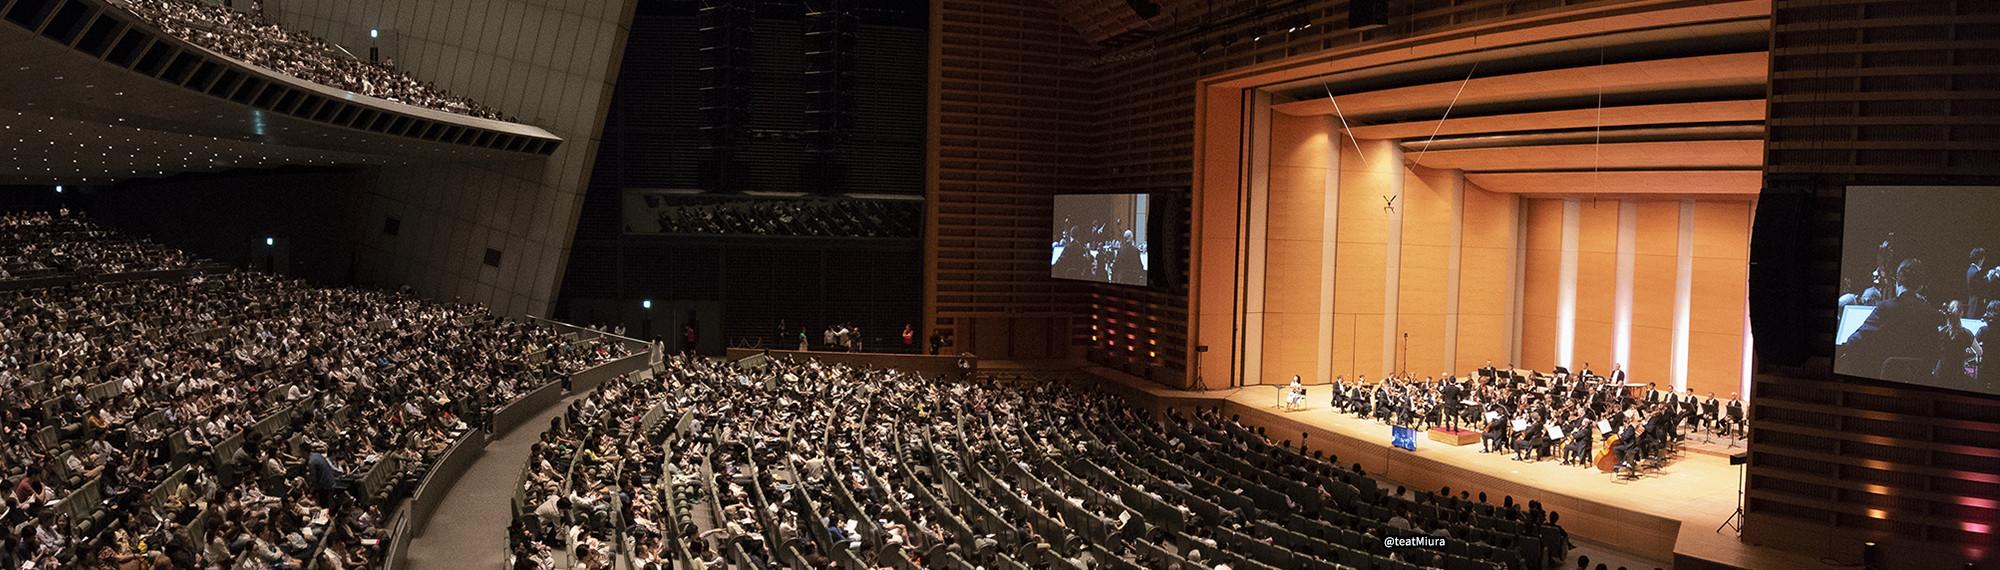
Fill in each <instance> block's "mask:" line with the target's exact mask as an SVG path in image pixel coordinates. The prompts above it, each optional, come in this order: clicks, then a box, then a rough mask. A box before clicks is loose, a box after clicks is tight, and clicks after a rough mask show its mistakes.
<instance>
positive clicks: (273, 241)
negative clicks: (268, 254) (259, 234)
mask: <svg viewBox="0 0 2000 570" xmlns="http://www.w3.org/2000/svg"><path fill="white" fill-rule="evenodd" d="M274 245H278V238H274V237H269V236H266V237H265V238H264V247H271V246H274Z"/></svg>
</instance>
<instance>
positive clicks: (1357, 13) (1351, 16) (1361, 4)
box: [1347, 0, 1389, 30]
mask: <svg viewBox="0 0 2000 570" xmlns="http://www.w3.org/2000/svg"><path fill="white" fill-rule="evenodd" d="M1387 25H1389V0H1349V1H1348V3H1347V27H1348V29H1353V30H1364V29H1368V28H1380V27H1382V26H1387Z"/></svg>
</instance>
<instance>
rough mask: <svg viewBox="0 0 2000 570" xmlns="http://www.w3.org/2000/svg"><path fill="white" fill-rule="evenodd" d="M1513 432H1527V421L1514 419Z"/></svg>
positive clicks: (1525, 419)
mask: <svg viewBox="0 0 2000 570" xmlns="http://www.w3.org/2000/svg"><path fill="white" fill-rule="evenodd" d="M1514 431H1528V419H1527V418H1514Z"/></svg>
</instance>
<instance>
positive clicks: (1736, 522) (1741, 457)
mask: <svg viewBox="0 0 2000 570" xmlns="http://www.w3.org/2000/svg"><path fill="white" fill-rule="evenodd" d="M1749 463H1750V452H1748V451H1745V452H1742V453H1736V454H1732V455H1730V456H1729V464H1730V465H1732V466H1735V467H1736V512H1733V513H1729V518H1726V519H1722V525H1721V526H1717V527H1715V533H1716V534H1722V529H1725V528H1734V529H1736V536H1737V537H1742V536H1743V523H1742V522H1740V521H1742V520H1747V519H1745V518H1744V517H1743V483H1744V481H1745V480H1746V479H1748V478H1749V477H1750V475H1749V469H1748V468H1746V467H1744V466H1745V465H1747V464H1749Z"/></svg>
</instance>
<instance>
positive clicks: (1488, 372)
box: [1479, 360, 1500, 380]
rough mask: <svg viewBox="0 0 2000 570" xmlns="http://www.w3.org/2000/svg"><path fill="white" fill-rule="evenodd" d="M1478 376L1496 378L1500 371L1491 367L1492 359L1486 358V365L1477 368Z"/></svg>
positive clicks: (1489, 378) (1488, 378)
mask: <svg viewBox="0 0 2000 570" xmlns="http://www.w3.org/2000/svg"><path fill="white" fill-rule="evenodd" d="M1479 377H1480V378H1485V379H1487V380H1494V379H1498V378H1499V377H1500V371H1499V370H1497V369H1494V368H1493V361H1491V360H1488V361H1486V366H1485V367H1483V368H1480V369H1479Z"/></svg>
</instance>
